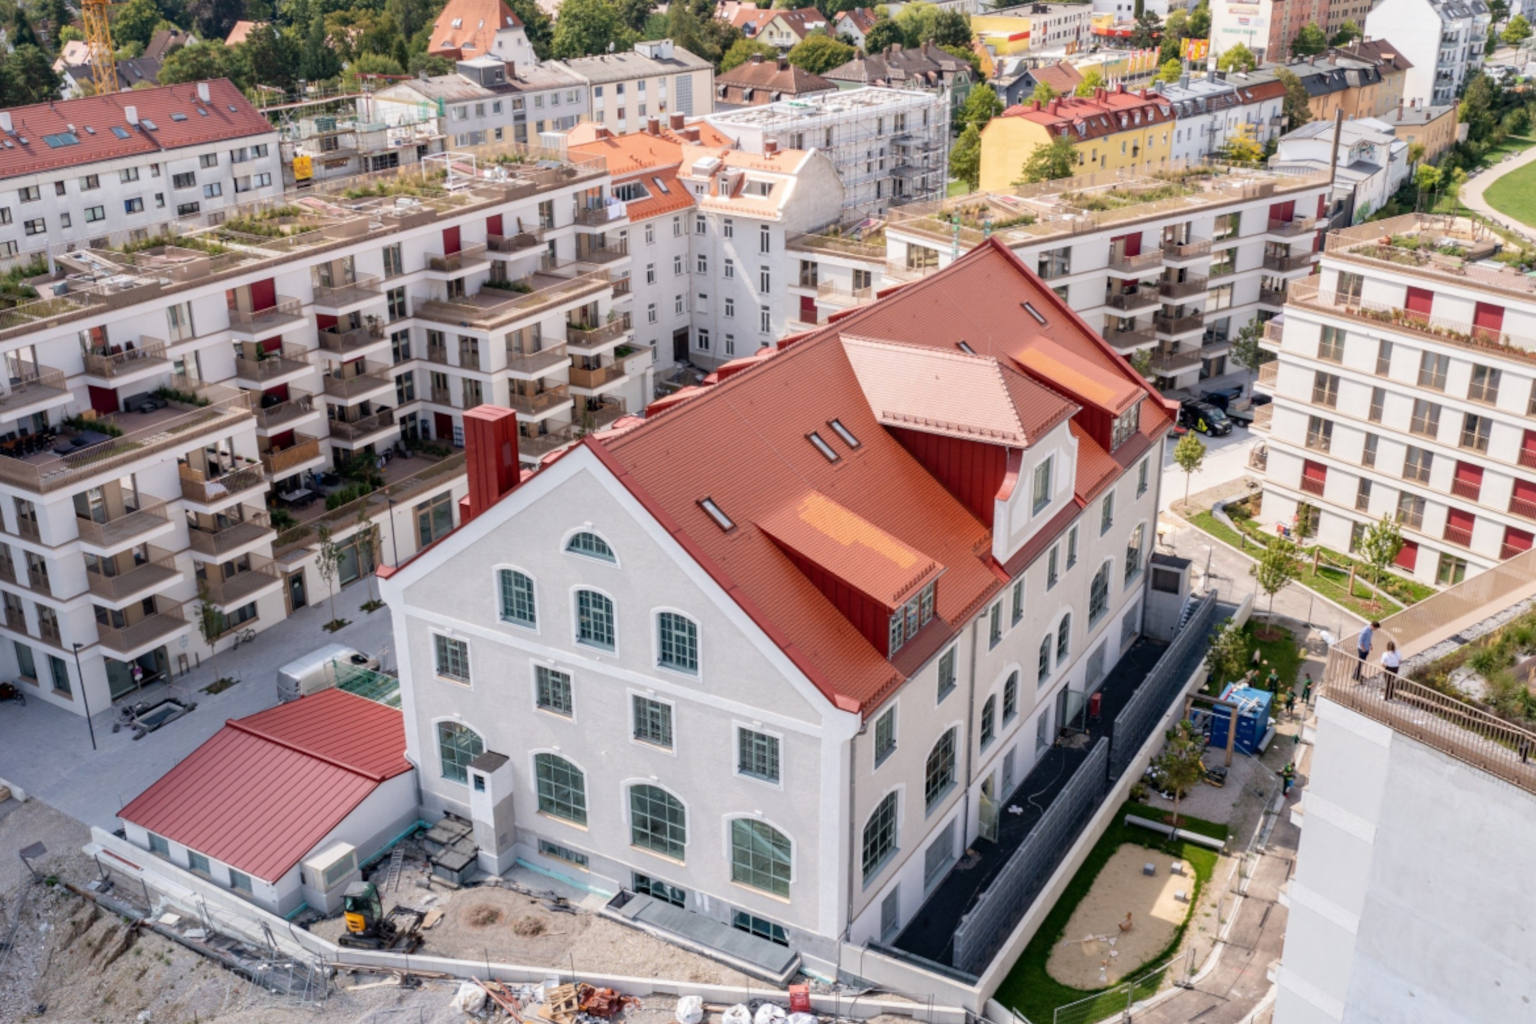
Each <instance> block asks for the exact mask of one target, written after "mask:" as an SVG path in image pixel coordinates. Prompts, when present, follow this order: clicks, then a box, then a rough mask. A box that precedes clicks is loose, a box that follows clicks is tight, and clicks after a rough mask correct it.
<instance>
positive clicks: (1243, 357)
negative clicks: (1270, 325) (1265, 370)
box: [1232, 317, 1275, 384]
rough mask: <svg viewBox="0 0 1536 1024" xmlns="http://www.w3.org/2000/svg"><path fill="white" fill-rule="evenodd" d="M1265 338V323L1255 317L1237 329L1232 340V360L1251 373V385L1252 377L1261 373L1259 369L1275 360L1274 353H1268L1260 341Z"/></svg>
mask: <svg viewBox="0 0 1536 1024" xmlns="http://www.w3.org/2000/svg"><path fill="white" fill-rule="evenodd" d="M1263 337H1264V322H1263V321H1262V320H1260V319H1259V318H1258V317H1254V318H1253V319H1252V320H1249V321H1248V322H1247V323H1246V324H1243V326H1241V327H1239V328H1238V329H1237V334H1236V336H1235V337H1233V339H1232V358H1233V359H1234V360H1236V361H1237V362H1239V363H1241V364H1242V365H1243V366H1244V368H1246V369H1247V370H1248V373H1249V383H1250V384H1251V383H1252V382H1253V377H1252V375H1253V374H1255V373H1258V372H1259V367H1260V366H1263V365H1264V364H1265V363H1267V362H1269V361H1270V360H1271V359H1273V358H1275V354H1274V353H1273V352H1268V351H1266V350H1265V349H1264V347H1263V346H1262V345H1260V344H1259V340H1260V339H1261V338H1263Z"/></svg>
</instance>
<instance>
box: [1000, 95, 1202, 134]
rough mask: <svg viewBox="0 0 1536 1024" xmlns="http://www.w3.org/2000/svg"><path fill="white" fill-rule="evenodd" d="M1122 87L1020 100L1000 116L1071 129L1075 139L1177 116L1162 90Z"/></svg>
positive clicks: (1050, 128)
mask: <svg viewBox="0 0 1536 1024" xmlns="http://www.w3.org/2000/svg"><path fill="white" fill-rule="evenodd" d="M1123 88H1124V87H1123V86H1122V87H1121V89H1123ZM1121 89H1096V90H1094V94H1093V95H1092V96H1062V97H1059V98H1057V99H1054V100H1051V101H1050V103H1048V104H1045V105H1043V106H1042V105H1041V104H1039V103H1037V102H1035V101H1030V102H1029V103H1020V104H1018V105H1017V106H1012V107H1009V108H1008V109H1007V110H1005V111H1003V112H1002V114H1001V115H999V116H1001V117H1021V118H1024V119H1025V120H1027V121H1033V122H1035V123H1036V124H1040V125H1044V126H1045V128H1046V130H1047V131H1049V132H1051V133H1052V134H1055V135H1066V134H1068V133H1069V132H1070V133H1071V135H1072V137H1073V139H1074V141H1075V140H1078V139H1096V138H1100V137H1102V136H1105V135H1113V134H1115V133H1116V132H1123V131H1129V130H1131V129H1133V128H1140V127H1145V126H1148V125H1154V124H1162V123H1165V122H1168V121H1172V120H1173V119H1174V113H1173V106H1172V104H1170V103H1169V102H1168V100H1167V99H1166V98H1164V97H1163V96H1161V95H1159V94H1158V93H1155V92H1150V91H1147V90H1141V91H1121ZM1143 93H1145V95H1143Z"/></svg>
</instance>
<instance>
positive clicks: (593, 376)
mask: <svg viewBox="0 0 1536 1024" xmlns="http://www.w3.org/2000/svg"><path fill="white" fill-rule="evenodd" d="M623 379H624V367H622V366H618V365H610V366H598V367H595V368H593V369H590V370H584V369H582V368H581V367H579V366H573V367H571V387H573V388H586V389H588V390H590V389H592V388H596V387H602V386H603V385H604V384H610V383H612V382H613V381H616V380H623Z"/></svg>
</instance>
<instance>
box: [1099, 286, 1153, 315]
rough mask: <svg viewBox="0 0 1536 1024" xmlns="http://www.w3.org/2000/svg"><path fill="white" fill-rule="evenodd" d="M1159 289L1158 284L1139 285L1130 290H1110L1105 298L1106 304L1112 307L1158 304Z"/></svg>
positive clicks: (1124, 307)
mask: <svg viewBox="0 0 1536 1024" xmlns="http://www.w3.org/2000/svg"><path fill="white" fill-rule="evenodd" d="M1157 295H1158V289H1157V286H1156V285H1150V284H1143V285H1138V286H1137V287H1135V288H1132V289H1130V290H1128V291H1113V292H1110V293H1109V295H1107V296H1106V297H1105V299H1104V304H1105V305H1106V306H1109V307H1110V308H1112V309H1140V308H1142V307H1144V306H1155V305H1157Z"/></svg>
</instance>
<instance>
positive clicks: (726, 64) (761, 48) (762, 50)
mask: <svg viewBox="0 0 1536 1024" xmlns="http://www.w3.org/2000/svg"><path fill="white" fill-rule="evenodd" d="M754 55H757V56H761V57H762V58H763V59H765V60H773V59H775V58H776V57H778V55H779V51H778V50H777V49H776V48H774V47H772V46H769V45H768V44H767V43H760V42H758V41H757V40H756V39H748V38H747V37H746V36H742V37H741V38H740V39H738V40H736V41H735V42H734V43H732V44H731V48H730V49H729V50H726V51H725V55H724V56H723V57H721V58H720V70H721V71H729V70H731V68H734V67H737V66H739V65H742V64H745V63H746V62H747V61H749V60H751V59H752V57H753V56H754Z"/></svg>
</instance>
